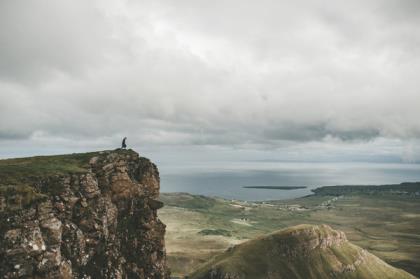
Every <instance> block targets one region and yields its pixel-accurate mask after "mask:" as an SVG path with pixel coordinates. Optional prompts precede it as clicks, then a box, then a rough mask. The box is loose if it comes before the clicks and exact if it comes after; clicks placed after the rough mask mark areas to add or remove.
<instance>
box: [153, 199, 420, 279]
mask: <svg viewBox="0 0 420 279" xmlns="http://www.w3.org/2000/svg"><path fill="white" fill-rule="evenodd" d="M161 199H162V200H163V201H164V202H165V204H166V206H165V207H164V208H163V209H161V210H160V211H159V216H160V218H161V219H162V220H163V222H164V223H165V224H166V225H167V234H166V245H167V252H168V259H169V264H170V267H171V269H172V272H173V274H174V275H175V276H182V275H185V274H188V273H190V272H191V271H193V270H194V269H196V268H197V267H199V266H200V265H201V264H203V263H204V262H205V261H206V260H208V259H210V258H211V257H212V256H215V255H217V254H220V253H221V252H222V251H225V250H226V249H227V248H229V247H230V246H233V245H236V244H238V243H241V242H243V241H245V240H248V239H251V238H254V237H256V236H260V235H263V234H267V233H270V232H273V231H276V230H279V229H283V228H286V227H289V226H294V225H298V224H303V223H306V224H328V225H330V226H331V227H333V228H334V229H337V230H342V231H344V232H345V233H346V235H347V237H348V239H349V240H350V241H351V242H352V243H354V244H356V245H358V246H360V247H362V248H364V249H367V250H368V251H370V252H371V253H373V254H374V255H376V256H378V257H379V258H381V259H382V260H384V261H386V262H387V263H389V264H391V265H393V266H395V267H399V268H402V269H404V270H406V271H408V272H410V273H412V274H414V275H416V276H418V277H419V276H420V198H418V197H416V196H410V195H394V194H381V195H372V194H369V195H366V194H349V195H344V196H324V195H316V196H309V197H305V198H300V199H295V200H289V201H272V202H259V203H253V202H244V201H233V200H224V199H216V198H208V197H204V196H193V195H189V194H162V195H161Z"/></svg>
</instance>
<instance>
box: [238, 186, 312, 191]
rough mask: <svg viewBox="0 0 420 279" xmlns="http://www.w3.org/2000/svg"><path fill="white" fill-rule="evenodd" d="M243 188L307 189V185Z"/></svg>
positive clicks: (249, 187)
mask: <svg viewBox="0 0 420 279" xmlns="http://www.w3.org/2000/svg"><path fill="white" fill-rule="evenodd" d="M242 188H247V189H268V190H296V189H305V188H307V187H306V186H243V187H242Z"/></svg>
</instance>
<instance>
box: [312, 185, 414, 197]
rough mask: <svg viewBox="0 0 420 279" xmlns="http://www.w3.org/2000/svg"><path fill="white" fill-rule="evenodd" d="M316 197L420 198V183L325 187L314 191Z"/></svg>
mask: <svg viewBox="0 0 420 279" xmlns="http://www.w3.org/2000/svg"><path fill="white" fill-rule="evenodd" d="M312 192H314V193H315V194H316V195H323V196H340V195H350V194H367V195H378V194H379V195H381V194H393V195H410V196H420V182H404V183H401V184H389V185H341V186H323V187H318V188H316V189H313V190H312Z"/></svg>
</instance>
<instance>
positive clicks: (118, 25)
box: [0, 0, 420, 157]
mask: <svg viewBox="0 0 420 279" xmlns="http://www.w3.org/2000/svg"><path fill="white" fill-rule="evenodd" d="M419 26H420V4H419V1H417V0H406V1H398V0H386V1H383V0H372V1H361V0H356V1H351V2H349V3H347V2H346V3H343V2H334V3H329V4H328V6H326V5H325V2H323V1H317V0H306V1H303V0H301V1H294V2H293V3H290V1H274V0H273V1H271V0H263V1H239V0H234V1H221V0H220V1H195V0H180V1H163V0H156V1H128V0H127V1H125V0H119V1H71V2H68V1H57V0H45V1H41V2H40V1H35V0H29V1H8V0H6V1H1V2H0V142H1V145H0V146H3V148H5V147H4V146H7V144H9V143H10V142H11V141H12V140H14V141H16V140H21V141H26V142H29V143H30V142H32V143H34V144H35V143H36V144H40V143H42V142H44V143H52V144H56V143H59V142H60V141H62V142H63V144H70V143H72V142H74V141H80V142H84V143H86V144H88V145H89V144H91V145H93V146H101V144H102V143H105V142H106V141H108V140H115V139H117V138H118V139H119V138H120V137H121V136H122V135H129V137H130V139H131V140H132V141H133V142H135V143H136V144H140V143H141V144H143V145H157V146H164V145H165V146H166V145H189V146H194V145H216V146H227V147H229V146H230V147H231V146H236V147H237V146H240V147H241V148H245V149H246V148H247V146H252V148H257V149H267V148H279V147H283V146H285V145H286V146H290V145H299V144H302V143H311V142H324V143H327V144H328V145H329V144H331V142H334V144H335V145H342V144H346V143H345V142H360V141H378V140H379V142H382V139H385V140H388V142H394V141H399V142H400V144H401V145H402V146H406V145H407V146H412V145H413V142H417V141H418V140H419V139H420V121H419V119H420V109H419V106H420V92H419V89H418V88H419V81H418V73H419V72H420V33H419V32H418V28H419ZM343 142H344V143H343ZM378 148H379V147H378ZM384 148H385V147H384ZM410 148H411V147H410ZM403 149H404V148H403ZM413 150H415V148H414V149H413ZM416 152H417V151H416ZM411 153H413V152H411ZM411 153H410V154H411ZM410 156H411V155H410ZM415 156H416V155H414V157H415Z"/></svg>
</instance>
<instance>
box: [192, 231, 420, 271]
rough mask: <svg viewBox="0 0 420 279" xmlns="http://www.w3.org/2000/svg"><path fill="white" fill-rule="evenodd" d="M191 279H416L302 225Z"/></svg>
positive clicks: (247, 246)
mask: <svg viewBox="0 0 420 279" xmlns="http://www.w3.org/2000/svg"><path fill="white" fill-rule="evenodd" d="M189 278H191V279H248V278H249V279H266V278H269V279H282V278H283V279H295V278H296V279H298V278H307V279H315V278H354V279H375V278H377V279H384V278H387V279H414V278H415V277H414V276H412V275H410V274H409V273H407V272H405V271H403V270H400V269H397V268H394V267H392V266H390V265H388V264H386V263H385V262H383V261H382V260H380V259H379V258H378V257H376V256H374V255H372V254H370V253H369V252H368V251H366V250H364V249H362V248H360V247H358V246H355V245H353V244H351V243H350V242H349V241H348V240H347V238H346V236H345V234H344V233H343V232H340V231H335V230H333V229H332V228H331V227H329V226H327V225H320V226H316V225H299V226H295V227H290V228H287V229H285V230H282V231H278V232H275V233H272V234H269V235H266V236H263V237H260V238H257V239H254V240H250V241H247V242H244V243H242V244H239V245H237V246H235V247H233V248H230V249H229V250H228V251H226V252H225V253H223V254H222V255H219V256H217V257H215V258H214V259H212V260H210V261H209V262H208V263H206V264H204V265H203V266H202V267H201V268H199V269H198V270H196V271H195V272H194V273H193V274H191V276H190V277H189Z"/></svg>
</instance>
